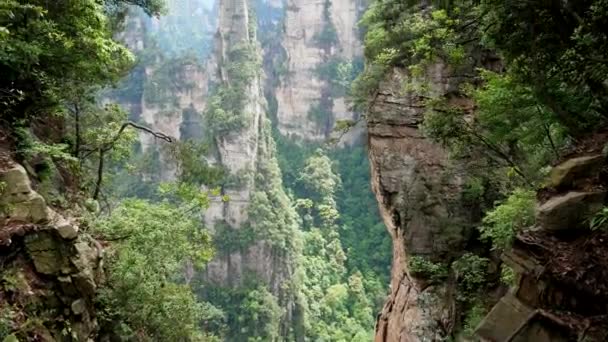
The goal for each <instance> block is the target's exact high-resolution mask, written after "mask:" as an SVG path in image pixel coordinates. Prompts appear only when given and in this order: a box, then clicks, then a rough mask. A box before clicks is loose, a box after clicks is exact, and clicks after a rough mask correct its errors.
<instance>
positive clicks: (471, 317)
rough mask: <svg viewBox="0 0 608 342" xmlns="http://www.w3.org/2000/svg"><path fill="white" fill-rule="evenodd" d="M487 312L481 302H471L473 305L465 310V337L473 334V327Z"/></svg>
mask: <svg viewBox="0 0 608 342" xmlns="http://www.w3.org/2000/svg"><path fill="white" fill-rule="evenodd" d="M487 313H488V311H487V310H486V308H485V307H484V306H483V305H482V304H481V303H479V302H476V303H475V304H473V306H472V307H471V308H470V309H469V310H468V311H467V313H466V316H465V318H464V324H463V328H464V331H463V333H464V335H465V336H466V337H474V336H475V328H477V326H478V325H479V323H481V321H482V320H483V318H484V317H485V316H486V315H487Z"/></svg>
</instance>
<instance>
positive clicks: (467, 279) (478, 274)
mask: <svg viewBox="0 0 608 342" xmlns="http://www.w3.org/2000/svg"><path fill="white" fill-rule="evenodd" d="M488 264H489V260H488V259H487V258H482V257H480V256H477V255H475V254H472V253H466V254H464V255H463V256H461V257H460V258H458V259H457V260H456V261H454V262H453V263H452V270H453V271H454V273H455V274H456V279H457V281H458V288H459V294H458V297H459V299H461V300H462V301H470V300H471V298H473V297H474V296H476V295H477V292H478V290H479V289H480V288H481V287H482V286H483V285H484V284H485V283H486V276H487V271H488Z"/></svg>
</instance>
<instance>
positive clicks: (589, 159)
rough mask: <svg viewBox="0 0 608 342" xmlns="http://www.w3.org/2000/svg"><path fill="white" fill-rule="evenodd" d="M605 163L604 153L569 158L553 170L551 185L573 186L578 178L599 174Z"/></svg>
mask: <svg viewBox="0 0 608 342" xmlns="http://www.w3.org/2000/svg"><path fill="white" fill-rule="evenodd" d="M603 165H604V156H603V155H602V154H595V155H592V156H583V157H578V158H572V159H568V160H566V161H565V162H563V163H561V164H559V165H557V166H555V167H554V168H553V169H552V170H551V174H550V175H549V181H550V184H549V185H550V186H552V187H554V188H560V187H571V186H573V185H574V184H573V182H574V181H575V180H577V179H584V178H586V177H587V176H589V175H593V174H598V173H599V171H600V169H601V168H602V167H603Z"/></svg>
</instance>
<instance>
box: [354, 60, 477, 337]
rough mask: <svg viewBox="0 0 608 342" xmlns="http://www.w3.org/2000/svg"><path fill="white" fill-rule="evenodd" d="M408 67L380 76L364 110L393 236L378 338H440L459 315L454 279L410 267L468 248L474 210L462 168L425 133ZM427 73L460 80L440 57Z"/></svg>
mask: <svg viewBox="0 0 608 342" xmlns="http://www.w3.org/2000/svg"><path fill="white" fill-rule="evenodd" d="M408 77H409V76H408V75H407V72H405V71H404V70H402V69H394V70H393V72H392V73H390V75H389V76H388V77H387V78H386V79H385V81H384V82H382V83H381V85H380V88H379V92H378V94H377V96H376V97H375V99H374V100H373V103H372V105H371V107H370V111H369V112H368V115H367V118H366V119H367V129H368V132H367V134H368V143H369V158H370V162H371V172H372V179H371V181H372V188H373V190H374V192H375V194H376V197H377V200H378V203H379V205H380V212H381V215H382V217H383V219H384V222H385V224H386V226H387V229H388V232H389V234H390V235H391V237H392V240H393V263H392V271H391V284H390V294H389V298H388V300H387V302H386V304H385V305H384V308H383V309H382V312H381V313H380V314H379V316H378V320H377V323H376V338H375V340H376V341H379V342H380V341H386V342H392V341H437V340H442V339H443V338H445V337H446V336H447V335H448V333H449V332H450V331H451V329H452V328H453V324H454V323H453V322H454V320H455V315H456V312H455V309H456V307H455V305H456V303H455V298H454V293H453V292H454V288H453V286H454V284H450V282H449V281H446V282H441V283H434V284H431V283H430V282H429V280H428V279H425V278H424V277H419V276H418V275H416V274H413V272H411V271H410V267H409V261H410V259H411V258H413V257H423V258H425V259H427V260H429V261H432V262H442V261H445V260H449V259H450V258H453V257H454V256H456V255H457V253H459V251H461V250H463V249H464V244H465V243H466V239H467V236H468V235H470V229H471V223H472V221H473V218H472V217H471V214H470V212H469V211H467V210H466V209H465V208H463V205H462V201H461V192H462V183H463V179H464V174H463V173H462V171H461V170H460V169H459V166H458V165H457V164H454V163H453V162H451V161H450V160H449V159H448V155H447V152H446V151H445V150H444V149H443V148H442V147H441V146H439V145H438V144H436V143H435V142H433V141H431V140H430V139H429V138H427V137H425V136H424V134H423V132H422V131H421V128H420V125H421V124H422V122H423V114H424V110H425V109H424V108H425V105H424V103H423V101H424V97H423V96H418V95H417V94H416V93H414V92H408V93H405V92H403V90H402V89H403V84H405V83H406V82H407V81H408ZM426 79H427V80H428V81H429V83H430V84H431V86H432V90H433V91H434V92H436V94H440V95H441V94H443V95H445V94H448V93H451V92H454V90H455V89H456V87H457V85H458V82H459V80H458V79H457V78H455V77H451V76H450V73H449V71H448V70H447V69H446V68H445V67H444V66H443V65H441V64H436V65H434V66H432V67H431V68H430V69H429V70H428V72H427V76H426Z"/></svg>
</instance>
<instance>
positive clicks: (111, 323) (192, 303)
mask: <svg viewBox="0 0 608 342" xmlns="http://www.w3.org/2000/svg"><path fill="white" fill-rule="evenodd" d="M187 209H188V208H187V207H176V206H175V205H172V204H170V203H168V202H164V203H158V204H152V203H149V202H147V201H144V200H125V201H124V202H123V203H122V204H121V205H120V206H119V207H118V208H116V209H115V210H114V211H113V213H112V214H111V215H109V216H102V217H101V218H100V219H99V220H98V221H97V222H96V223H95V234H96V235H99V237H100V238H101V239H102V240H106V241H111V242H112V244H111V245H110V248H109V249H108V250H107V253H108V256H107V259H106V260H107V264H106V272H107V282H106V285H105V286H104V287H102V288H101V290H100V297H99V302H100V307H101V309H102V312H101V322H100V323H101V327H102V334H109V335H115V336H117V337H120V338H127V339H136V340H143V341H158V340H162V341H177V340H181V339H189V340H200V339H202V338H203V336H202V332H201V331H200V329H199V326H200V325H201V324H202V322H203V321H205V320H213V319H218V316H221V312H219V311H218V310H217V309H215V308H213V307H211V306H209V305H208V304H203V303H199V302H197V300H196V297H195V296H194V294H193V293H192V290H191V288H190V286H189V285H188V284H187V283H184V279H182V276H181V274H183V269H184V267H185V266H186V264H187V263H189V262H191V263H193V264H194V265H195V266H197V267H201V266H203V265H204V264H205V263H206V262H207V261H208V260H210V258H211V256H212V247H211V240H210V238H209V236H208V235H207V234H206V233H205V232H204V231H203V230H201V227H200V224H199V223H198V222H197V221H196V220H194V218H193V217H191V216H190V215H189V214H188V210H187Z"/></svg>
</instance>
